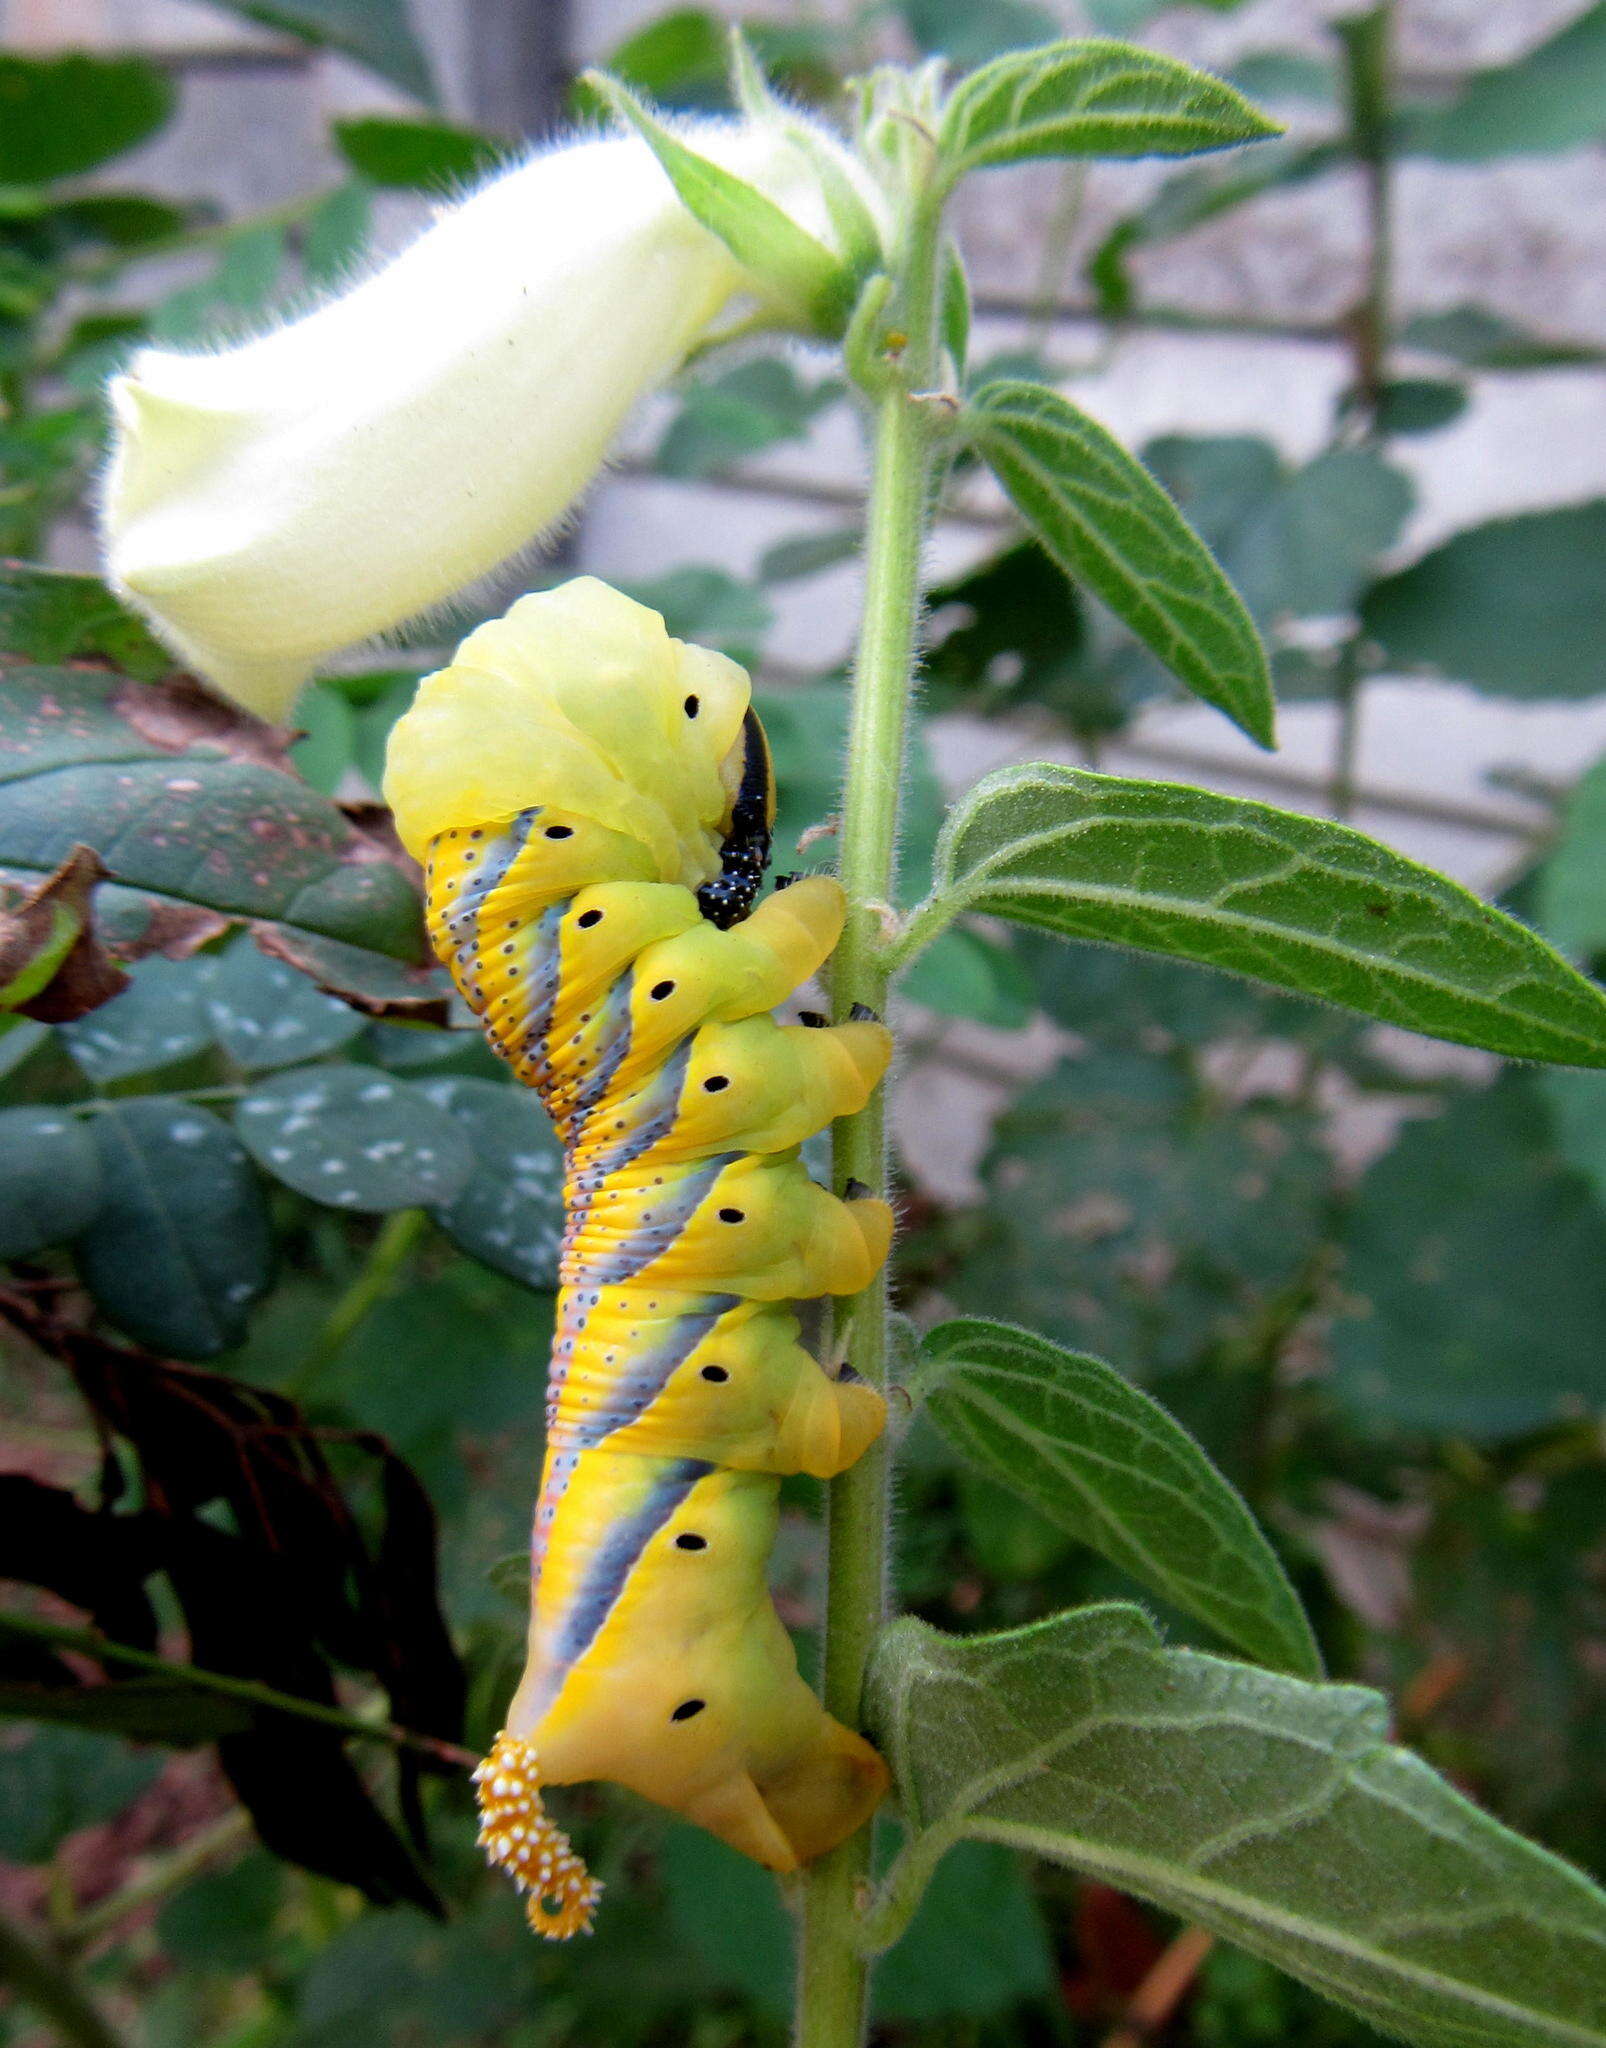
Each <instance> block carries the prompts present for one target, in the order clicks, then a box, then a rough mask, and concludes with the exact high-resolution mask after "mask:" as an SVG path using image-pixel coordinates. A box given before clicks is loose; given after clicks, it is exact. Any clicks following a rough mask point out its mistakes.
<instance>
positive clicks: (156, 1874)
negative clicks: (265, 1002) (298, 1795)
mask: <svg viewBox="0 0 1606 2048" xmlns="http://www.w3.org/2000/svg"><path fill="white" fill-rule="evenodd" d="M250 1833H251V1816H250V1815H249V1814H248V1813H247V1812H246V1810H245V1808H244V1807H243V1806H235V1807H231V1808H230V1810H229V1811H228V1812H227V1813H225V1814H224V1815H223V1816H222V1818H221V1819H219V1820H215V1821H213V1823H212V1825H211V1826H210V1827H206V1828H202V1829H200V1830H199V1832H198V1833H196V1834H193V1835H191V1837H190V1838H189V1840H188V1841H187V1842H181V1843H180V1844H179V1845H178V1847H177V1848H176V1849H171V1850H169V1851H168V1853H167V1854H166V1855H165V1856H158V1857H154V1858H153V1859H152V1860H151V1862H150V1863H149V1865H148V1866H147V1867H146V1868H145V1869H144V1870H142V1871H141V1872H140V1874H139V1876H138V1877H135V1878H131V1879H130V1880H129V1882H128V1883H127V1884H125V1885H124V1886H123V1887H122V1889H121V1890H120V1891H115V1892H113V1893H112V1894H111V1895H110V1897H108V1898H104V1899H97V1900H96V1901H95V1903H94V1905H92V1906H86V1907H85V1908H84V1910H83V1911H82V1912H81V1913H75V1914H73V1916H72V1917H71V1918H70V1919H69V1920H68V1921H66V1923H65V1924H64V1925H63V1926H61V1927H59V1928H58V1929H57V1930H56V1939H57V1941H58V1942H59V1944H60V1945H61V1947H62V1948H64V1949H70V1950H78V1949H83V1948H87V1947H88V1946H89V1945H90V1943H91V1942H95V1941H98V1940H99V1939H100V1937H101V1936H102V1935H103V1934H108V1933H110V1931H111V1930H112V1929H113V1928H114V1927H116V1926H117V1925H118V1923H119V1922H120V1921H123V1920H126V1919H127V1918H128V1916H129V1914H130V1913H137V1912H139V1911H140V1910H141V1909H142V1908H143V1907H145V1906H150V1905H154V1904H155V1902H156V1901H157V1900H158V1899H165V1898H166V1897H167V1895H168V1893H169V1892H173V1891H177V1890H178V1888H179V1887H180V1886H181V1885H185V1884H188V1883H189V1881H190V1879H191V1878H192V1877H196V1876H198V1875H199V1874H200V1872H201V1871H203V1870H204V1869H205V1868H206V1866H207V1865H208V1864H209V1863H210V1862H211V1861H212V1860H213V1859H214V1858H215V1857H217V1856H220V1855H222V1854H223V1853H224V1852H225V1851H227V1850H229V1849H234V1848H237V1847H238V1846H239V1845H240V1844H241V1843H242V1842H244V1841H246V1840H247V1839H248V1837H249V1836H250Z"/></svg>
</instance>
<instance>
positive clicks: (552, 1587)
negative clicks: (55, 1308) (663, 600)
mask: <svg viewBox="0 0 1606 2048" xmlns="http://www.w3.org/2000/svg"><path fill="white" fill-rule="evenodd" d="M386 795H387V797H388V798H389V800H390V802H391V805H392V807H393V809H394V811H395V814H396V821H397V826H398V829H399V830H400V832H401V835H402V838H403V841H404V842H405V844H406V845H407V847H408V848H409V850H410V851H411V852H412V853H413V854H414V855H415V856H416V857H417V858H418V859H419V860H420V861H422V862H423V863H424V866H425V869H426V875H427V886H428V912H429V924H430V933H431V937H432V939H433V941H434V943H435V946H436V948H437V950H438V951H439V952H440V954H441V956H442V958H443V959H444V960H445V961H446V963H447V965H448V966H449V967H450V969H451V971H452V974H453V976H454V977H455V979H456V981H457V985H458V987H459V988H460V989H461V991H462V993H463V995H464V997H465V998H466V1000H467V1001H468V1002H469V1003H470V1005H471V1006H472V1007H473V1009H474V1010H475V1012H476V1014H477V1015H478V1016H479V1017H480V1018H481V1019H482V1020H483V1022H484V1025H485V1028H486V1030H487V1032H488V1034H489V1036H490V1038H491V1041H492V1043H493V1044H494V1045H495V1046H496V1048H497V1050H498V1051H499V1052H500V1053H501V1054H502V1056H503V1057H504V1058H505V1059H506V1060H508V1061H509V1063H510V1064H511V1065H512V1067H513V1069H514V1071H515V1072H516V1073H517V1074H518V1076H519V1078H520V1079H521V1080H523V1081H525V1082H527V1083H528V1084H529V1085H530V1086H531V1087H533V1088H535V1089H536V1090H537V1091H538V1092H539V1093H540V1095H541V1098H542V1101H543V1103H544V1104H545V1106H546V1108H547V1110H548V1112H549V1114H550V1115H551V1117H552V1120H553V1123H554V1125H555V1126H556V1128H557V1131H558V1135H559V1137H560V1138H561V1140H562V1142H563V1145H564V1149H565V1159H566V1173H565V1201H566V1230H565V1236H564V1245H563V1256H562V1267H561V1280H562V1289H561V1293H560V1295H559V1299H558V1318H557V1337H556V1341H555V1344H554V1349H553V1358H552V1369H551V1378H550V1385H549V1396H548V1410H547V1451H546V1464H545V1469H544V1472H543V1475H542V1481H541V1491H540V1500H539V1505H538V1507H537V1511H536V1518H535V1530H534V1535H533V1539H532V1544H531V1569H532V1591H531V1603H530V1631H529V1653H528V1660H527V1663H526V1666H525V1671H524V1676H523V1679H522V1680H521V1682H520V1684H519V1687H518V1691H517V1693H516V1694H515V1696H514V1699H513V1703H512V1706H511V1707H510V1709H509V1712H508V1719H507V1726H506V1728H505V1729H504V1731H503V1732H502V1734H501V1735H499V1736H498V1738H497V1741H496V1744H495V1746H494V1748H493V1750H492V1752H491V1755H490V1757H489V1758H488V1759H487V1760H486V1762H485V1763H484V1764H483V1765H482V1766H481V1768H480V1771H479V1773H478V1779H479V1796H480V1803H481V1808H482V1812H483V1816H484V1826H483V1829H482V1832H481V1837H480V1839H481V1841H482V1843H483V1844H484V1845H485V1847H486V1849H487V1852H488V1853H489V1855H490V1856H491V1858H492V1860H493V1861H494V1862H496V1863H498V1864H500V1865H502V1866H503V1867H504V1868H505V1869H507V1870H508V1871H509V1872H510V1873H511V1874H512V1875H513V1877H514V1878H515V1879H516V1880H517V1881H518V1883H519V1884H520V1886H521V1887H522V1888H523V1889H524V1890H526V1891H527V1893H528V1912H529V1917H530V1922H531V1925H532V1926H533V1927H535V1928H536V1929H537V1931H538V1932H540V1933H542V1934H547V1935H550V1936H554V1937H565V1936H568V1935H571V1934H574V1933H576V1932H579V1931H581V1930H583V1929H585V1928H588V1927H589V1925H590V1921H591V1914H592V1910H593V1907H594V1905H595V1902H596V1898H597V1893H598V1887H597V1884H596V1882H595V1880H594V1879H592V1878H591V1877H590V1876H588V1874H587V1873H586V1871H585V1868H584V1866H583V1865H582V1864H581V1862H580V1860H579V1858H578V1857H577V1856H576V1855H575V1853H574V1851H573V1850H572V1849H571V1848H570V1846H569V1844H568V1842H567V1840H566V1839H565V1837H564V1836H563V1835H562V1834H561V1833H560V1832H559V1831H558V1829H557V1828H556V1827H555V1826H554V1825H553V1823H552V1822H551V1820H550V1819H549V1818H548V1817H547V1815H546V1814H545V1812H544V1810H543V1808H542V1804H541V1798H540V1788H541V1787H542V1786H544V1785H551V1784H572V1783H575V1782H577V1781H579V1780H584V1779H597V1778H600V1779H608V1780H611V1781H612V1782H614V1783H616V1784H621V1785H627V1786H629V1787H631V1788H632V1789H633V1790H635V1791H637V1792H640V1793H642V1794H644V1795H645V1796H646V1797H647V1798H649V1799H652V1800H656V1801H657V1802H658V1803H659V1804H660V1805H662V1806H666V1807H669V1808H671V1809H672V1810H673V1811H675V1812H677V1813H681V1814H684V1815H685V1816H686V1817H687V1818H688V1819H690V1820H692V1821H695V1822H697V1823H698V1824H699V1825H700V1826H702V1827H705V1828H708V1829H710V1830H711V1831H712V1832H713V1833H714V1834H716V1835H719V1836H720V1837H722V1839H724V1840H725V1841H727V1842H729V1843H730V1844H731V1845H732V1846H733V1847H734V1848H736V1849H739V1850H740V1851H741V1852H742V1853H743V1854H744V1855H747V1856H751V1857H753V1858H754V1859H755V1860H756V1861H758V1862H760V1863H762V1864H765V1865H767V1866H768V1867H769V1868H770V1869H772V1870H776V1871H790V1870H794V1869H796V1868H797V1867H798V1865H799V1864H801V1863H805V1862H807V1861H809V1860H810V1859H811V1858H812V1857H815V1856H817V1855H819V1854H821V1853H822V1852H823V1851H824V1850H826V1849H828V1848H831V1847H832V1846H833V1845H834V1844H835V1843H837V1842H839V1841H841V1840H843V1839H844V1838H845V1837H846V1836H848V1835H849V1834H851V1833H853V1832H854V1830H855V1829H857V1828H858V1827H859V1826H860V1825H861V1824H862V1823H863V1822H864V1820H866V1819H867V1818H868V1816H869V1815H870V1813H871V1812H872V1811H873V1810H874V1808H875V1806H876V1804H877V1802H878V1801H879V1800H880V1798H881V1797H882V1794H883V1792H884V1791H885V1789H886V1784H887V1772H886V1767H885V1765H884V1764H883V1763H882V1761H881V1759H880V1757H879V1756H878V1755H877V1754H876V1752H875V1751H874V1750H873V1749H872V1748H871V1747H870V1745H869V1744H868V1743H867V1742H865V1741H864V1739H863V1738H862V1737H861V1736H859V1735H857V1734H855V1733H853V1732H852V1731H851V1730H850V1729H847V1728H844V1727H843V1726H842V1725H841V1724H840V1723H839V1722H837V1721H834V1720H833V1719H832V1718H831V1717H830V1716H829V1715H828V1714H827V1713H826V1712H825V1711H824V1709H823V1707H822V1706H821V1705H820V1702H819V1701H818V1700H817V1699H816V1698H815V1696H814V1694H813V1693H812V1692H811V1691H810V1690H809V1688H808V1687H807V1686H806V1685H805V1684H804V1683H803V1681H802V1679H801V1678H800V1677H799V1675H798V1670H797V1659H796V1655H795V1653H794V1651H793V1648H792V1644H791V1641H790V1639H789V1638H788V1636H787V1634H786V1631H785V1629H784V1628H783V1627H782V1625H781V1622H780V1619H779V1617H778V1616H777V1615H776V1613H775V1609H774V1606H773V1604H772V1602H771V1600H770V1596H769V1591H768V1588H767V1585H766V1582H765V1566H766V1561H767V1559H768V1555H769V1551H770V1547H771V1544H772V1541H773V1538H774V1533H775V1526H776V1517H777V1495H778V1491H779V1476H780V1475H781V1474H782V1473H786V1472H810V1473H813V1474H815V1475H816V1476H818V1477H820V1478H829V1477H831V1476H832V1475H834V1474H835V1473H838V1472H840V1471H843V1470H844V1469H845V1468H846V1467H847V1466H849V1465H851V1464H852V1463H853V1462H854V1460H855V1459H857V1458H858V1457H859V1456H860V1455H861V1454H862V1452H863V1451H864V1449H865V1447H866V1446H867V1445H868V1444H869V1443H870V1442H871V1441H872V1440H873V1439H874V1438H875V1436H876V1435H877V1434H878V1432H879V1431H880V1429H881V1428H882V1425H883V1423H884V1421H885V1405H884V1403H883V1401H882V1398H881V1396H880V1395H879V1394H878V1393H877V1392H875V1391H874V1390H873V1389H872V1388H870V1387H868V1386H866V1385H864V1384H863V1383H862V1382H859V1381H857V1380H856V1379H854V1378H853V1377H852V1375H851V1374H844V1376H842V1377H840V1378H832V1377H830V1376H829V1375H828V1374H827V1373H826V1372H825V1371H824V1370H822V1368H821V1366H820V1365H819V1364H818V1363H817V1362H816V1360H815V1359H814V1358H812V1357H811V1356H810V1355H809V1353H808V1352H807V1351H805V1350H804V1349H803V1348H802V1346H801V1345H800V1344H799V1342H798V1334H799V1332H798V1324H797V1320H796V1318H795V1317H794V1316H793V1315H792V1314H791V1312H790V1310H789V1308H788V1307H787V1305H786V1304H787V1303H788V1302H790V1301H792V1300H796V1299H798V1298H800V1297H808V1296H815V1295H825V1294H852V1293H856V1292H857V1291H858V1290H859V1289H860V1288H862V1287H864V1286H865V1285H866V1284H867V1283H868V1282H869V1280H870V1279H871V1278H872V1277H873V1275H874V1274H875V1272H876V1270H877V1269H878V1268H879V1266H880V1265H881V1263H882V1261H883V1260H884V1258H885V1257H886V1253H887V1247H888V1243H889V1240H890V1237H891V1231H892V1217H891V1213H890V1211H889V1210H888V1208H887V1206H886V1204H885V1203H883V1202H879V1201H874V1200H871V1199H868V1198H867V1197H866V1196H864V1195H863V1193H862V1192H861V1191H859V1190H855V1189H851V1188H850V1189H849V1190H848V1191H847V1195H848V1198H847V1199H841V1198H839V1197H838V1196H836V1195H834V1194H832V1193H830V1192H828V1191H827V1190H826V1189H824V1188H822V1187H820V1186H818V1185H817V1184H816V1183H815V1182H814V1181H813V1180H812V1179H811V1178H810V1176H809V1174H808V1173H807V1171H806V1170H805V1169H804V1167H803V1165H802V1164H801V1162H800V1160H799V1158H798V1147H799V1146H800V1144H801V1143H802V1141H803V1140H804V1139H805V1138H808V1137H810V1136H812V1135H813V1134H814V1133H815V1132H817V1131H820V1130H823V1129H824V1128H825V1126H826V1125H827V1124H829V1123H830V1122H831V1121H832V1120H833V1119H834V1118H836V1117H838V1116H843V1115H847V1114H849V1113H851V1112H853V1111H855V1110H857V1109H859V1108H862V1106H863V1105H864V1103H865V1102H866V1101H867V1099H868V1098H869V1096H870V1093H871V1091H872V1090H873V1089H874V1088H875V1087H876V1085H877V1083H878V1082H879V1081H880V1079H881V1077H882V1075H883V1074H884V1072H885V1070H886V1066H887V1062H888V1060H889V1058H890V1056H891V1041H890V1038H889V1036H888V1034H887V1032H886V1030H885V1029H884V1028H883V1026H882V1025H881V1024H880V1023H878V1022H876V1021H875V1020H874V1019H872V1018H870V1017H868V1016H863V1017H855V1018H853V1019H851V1020H850V1021H848V1022H846V1023H844V1024H840V1025H836V1026H834V1027H833V1026H829V1025H827V1024H826V1022H825V1020H824V1019H823V1018H819V1017H808V1018H806V1020H805V1021H804V1022H802V1023H800V1024H795V1025H781V1024H777V1023H776V1022H775V1021H774V1019H773V1018H772V1017H771V1015H770V1012H771V1011H772V1010H773V1009H774V1008H775V1007H776V1005H777V1004H779V1003H781V1002H783V1001H785V999H786V998H787V997H788V996H790V995H791V994H792V993H793V991H794V990H796V989H797V987H798V986H799V985H800V984H801V983H802V982H804V981H806V980H807V979H808V978H809V977H810V976H811V975H812V974H814V973H815V972H816V970H817V969H818V968H819V967H820V966H821V965H822V964H823V963H824V961H825V960H826V959H827V957H828V956H829V954H830V953H831V950H832V948H833V947H834V946H835V944H836V941H837V938H838V936H839V934H840V932H841V929H842V922H843V917H844V911H845V905H844V900H843V896H842V892H841V890H840V888H839V887H838V885H837V884H836V883H835V882H834V881H830V880H828V879H826V878H824V877H814V878H811V879H808V880H805V881H801V882H798V883H796V884H795V885H794V886H792V887H791V888H789V889H786V890H785V891H784V892H781V893H777V894H775V895H772V896H770V897H769V898H767V899H766V900H765V901H764V902H763V903H761V904H758V905H757V907H756V908H754V903H755V899H756V896H757V892H758V888H759V884H760V881H761V879H762V875H763V871H764V867H765V864H766V860H767V856H768V850H769V834H770V825H771V823H772V821H773V816H774V786H773V775H772V771H771V767H770V760H769V750H768V747H767V745H766V742H765V739H764V733H763V728H762V726H761V725H760V724H759V721H758V717H757V714H756V713H755V712H754V711H753V710H752V709H751V706H750V703H749V686H748V681H747V677H746V676H745V675H744V674H743V672H742V671H741V669H739V668H738V667H737V666H736V664H735V663H734V662H731V661H728V660H727V659H726V658H725V657H724V656H723V655H719V654H715V653H711V652H709V651H708V650H706V649H703V648H698V647H692V646H688V645H684V644H683V643H681V642H679V641H676V640H672V639H671V638H670V637H669V635H668V633H667V632H666V630H665V628H664V624H663V621H662V619H661V618H659V616H658V614H657V613H656V612H651V611H648V610H647V609H646V608H645V607H644V606H641V605H638V604H635V603H633V602H632V601H631V600H630V599H628V598H626V597H624V596H622V595H621V594H620V593H619V592H617V591H614V590H611V589H609V588H608V587H607V586H606V585H605V584H601V583H598V582H596V581H595V580H594V579H591V578H589V577H582V578H579V579H577V580H576V581H574V582H572V583H568V584H565V585H563V586H562V587H561V588H560V589H557V590H553V591H549V592H545V593H542V594H540V595H537V596H532V597H526V598H522V599H521V600H520V601H519V602H518V603H517V604H515V605H514V606H513V608H512V610H511V611H510V612H509V613H508V614H507V616H506V617H505V618H502V619H499V620H496V621H495V622H493V623H492V624H490V625H486V626H482V627H481V628H479V630H478V631H477V632H475V633H472V634H471V635H470V636H469V638H468V639H467V640H465V641H464V643H463V645H462V646H461V648H459V650H458V652H457V656H456V658H455V660H454V661H453V663H452V665H451V666H450V667H449V668H446V669H443V670H441V671H440V672H439V673H438V674H436V675H433V676H430V677H427V678H426V679H425V681H424V683H423V684H422V686H421V688H420V690H419V694H418V698H417V701H416V703H415V704H414V706H413V708H412V709H411V711H409V712H408V714H407V715H406V717H404V718H403V719H402V720H401V721H400V723H399V724H398V725H397V727H396V729H395V732H394V734H393V736H392V740H391V746H390V757H389V764H388V769H387V774H386Z"/></svg>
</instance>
